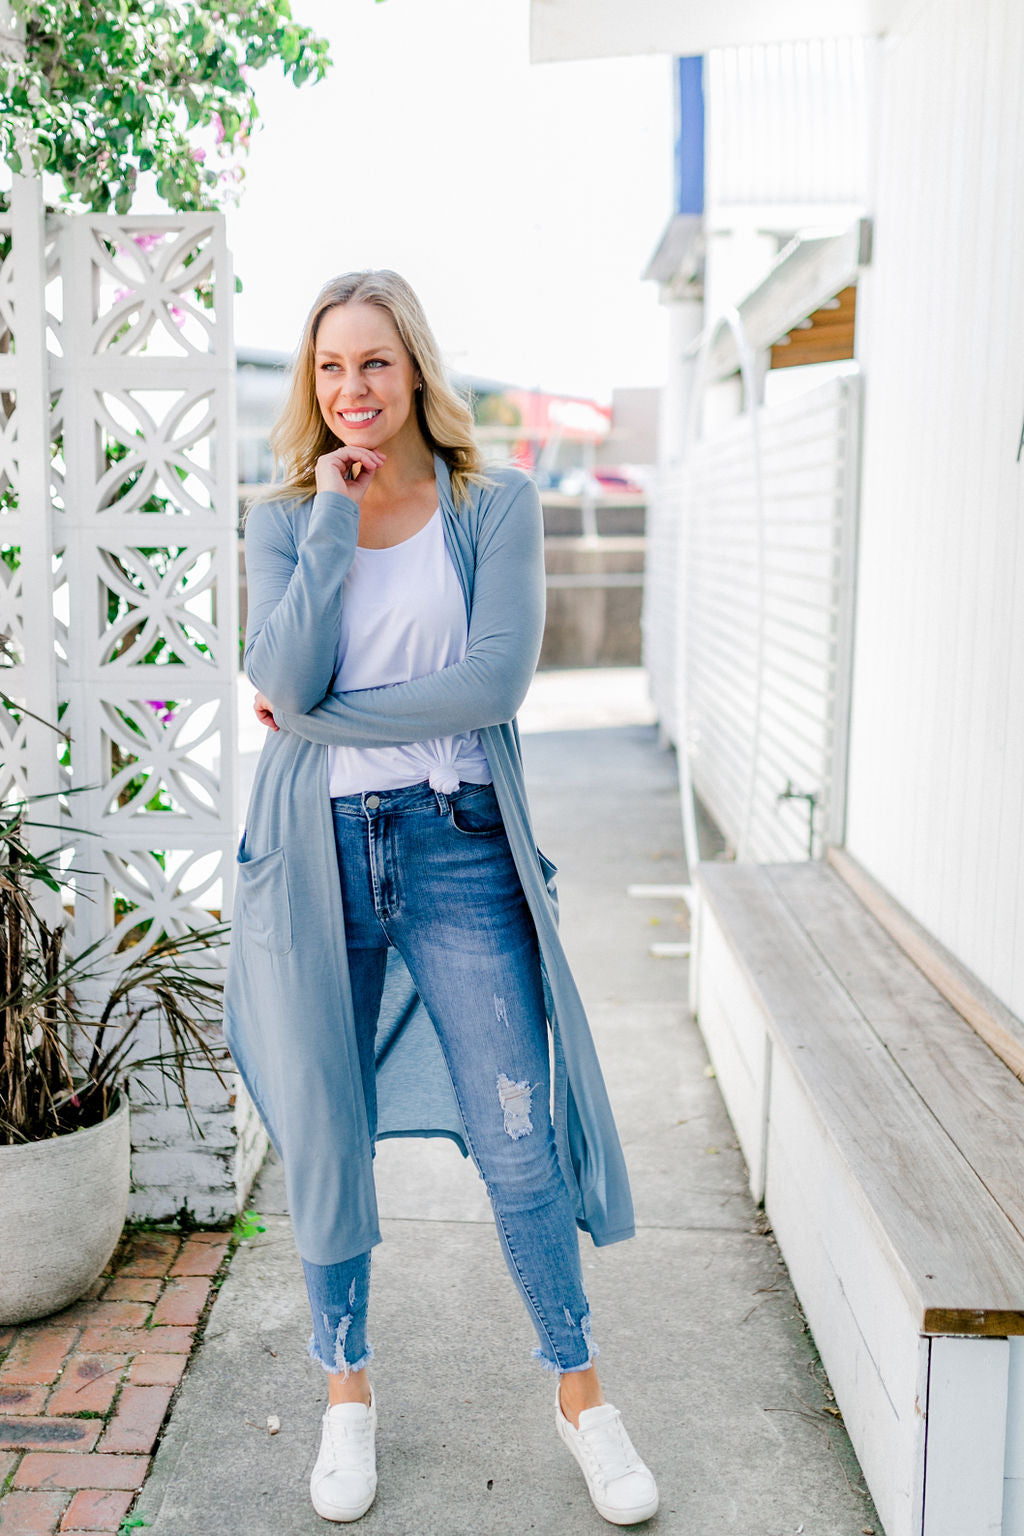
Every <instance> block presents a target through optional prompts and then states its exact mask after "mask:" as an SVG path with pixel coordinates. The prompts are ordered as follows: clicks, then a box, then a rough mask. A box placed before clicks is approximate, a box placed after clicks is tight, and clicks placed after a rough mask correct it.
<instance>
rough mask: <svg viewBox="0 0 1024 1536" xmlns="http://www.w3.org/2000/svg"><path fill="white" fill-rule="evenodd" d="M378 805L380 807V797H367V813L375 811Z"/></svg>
mask: <svg viewBox="0 0 1024 1536" xmlns="http://www.w3.org/2000/svg"><path fill="white" fill-rule="evenodd" d="M378 805H380V795H367V797H366V809H367V810H368V811H375V810H376V809H377V807H378Z"/></svg>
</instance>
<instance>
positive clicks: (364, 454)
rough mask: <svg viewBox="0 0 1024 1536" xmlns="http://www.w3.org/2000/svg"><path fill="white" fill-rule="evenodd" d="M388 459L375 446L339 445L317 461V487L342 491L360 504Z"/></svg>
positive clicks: (319, 489) (322, 489)
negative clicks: (339, 446)
mask: <svg viewBox="0 0 1024 1536" xmlns="http://www.w3.org/2000/svg"><path fill="white" fill-rule="evenodd" d="M385 458H386V454H383V453H377V452H376V451H375V450H374V449H373V448H350V447H348V446H347V445H346V446H345V447H343V448H335V450H334V452H333V453H324V454H321V456H320V458H318V459H317V461H316V488H317V490H318V491H340V492H341V494H342V496H348V497H350V498H351V500H352V501H354V502H355V504H356V506H358V505H359V503H360V502H361V501H362V499H363V497H364V496H365V495H366V488H367V486H368V485H369V484H370V482H371V481H372V480H373V477H374V474H375V473H376V471H377V470H378V469H380V467H381V465H382V464H383V463H384V460H385ZM356 466H358V468H357V467H356ZM353 472H354V473H355V475H356V478H355V479H353V478H352V475H353Z"/></svg>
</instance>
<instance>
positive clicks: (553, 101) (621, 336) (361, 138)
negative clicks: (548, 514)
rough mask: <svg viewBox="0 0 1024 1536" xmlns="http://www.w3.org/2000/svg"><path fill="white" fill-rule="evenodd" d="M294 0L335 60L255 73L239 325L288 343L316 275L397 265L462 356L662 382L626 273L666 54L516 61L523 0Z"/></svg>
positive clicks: (657, 353) (506, 371) (656, 339)
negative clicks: (314, 78) (255, 116)
mask: <svg viewBox="0 0 1024 1536" xmlns="http://www.w3.org/2000/svg"><path fill="white" fill-rule="evenodd" d="M292 9H293V13H294V17H295V20H296V21H299V22H302V23H304V24H306V25H307V26H310V27H312V28H313V29H314V30H315V31H317V32H318V33H320V34H321V35H323V36H325V37H327V38H328V39H329V40H330V44H331V54H332V57H333V58H334V61H335V64H334V68H333V69H332V70H331V71H330V72H329V74H328V76H327V78H326V79H325V80H324V81H323V82H321V83H320V84H318V85H309V84H307V85H305V86H303V87H302V88H301V89H296V88H295V87H294V86H293V85H292V84H291V83H290V82H286V81H284V80H283V79H282V78H281V76H280V74H279V72H278V71H277V70H276V69H275V68H274V67H273V66H271V67H268V68H267V69H265V70H261V71H260V72H259V73H258V74H256V75H255V76H254V77H253V85H254V88H255V90H256V94H257V101H258V103H259V107H260V112H261V115H262V119H263V127H262V130H261V131H260V132H259V133H258V134H256V135H254V137H253V141H252V147H251V150H250V154H249V157H248V162H247V174H246V179H245V183H244V190H243V192H242V198H241V202H240V204H239V205H238V207H237V209H236V210H233V211H231V212H230V213H229V216H228V239H229V243H230V245H231V248H232V251H233V254H234V262H235V269H236V271H237V273H238V275H239V276H240V277H241V279H242V283H243V292H242V293H241V294H240V295H239V296H238V300H237V304H236V311H235V334H236V341H237V343H238V345H239V346H251V347H268V348H272V349H275V350H282V351H287V352H291V351H292V349H293V348H294V346H295V343H296V341H297V339H298V335H299V332H300V330H301V328H302V323H303V320H304V318H305V315H306V313H307V311H308V309H309V307H310V305H311V303H312V301H313V299H314V297H315V295H316V293H317V291H318V289H319V288H320V286H321V284H322V283H323V282H324V281H325V280H326V279H327V278H329V277H332V276H334V275H335V274H337V273H339V272H344V271H350V270H353V269H356V268H361V267H375V266H376V267H392V268H394V269H395V270H397V271H399V272H401V273H402V275H403V276H404V277H406V278H407V279H408V280H409V281H410V282H411V283H412V285H413V287H414V288H415V289H416V290H417V292H418V293H419V295H420V298H421V300H422V301H423V305H424V308H425V309H426V312H427V316H428V319H429V320H430V322H431V325H432V327H433V329H434V332H435V334H436V336H437V338H438V341H439V343H440V345H441V350H442V352H443V353H444V356H445V359H446V361H447V363H448V365H449V367H451V368H453V369H455V370H457V371H459V372H464V373H472V374H480V375H484V376H487V377H491V378H497V379H502V380H505V381H506V382H509V383H513V384H518V385H522V386H526V387H533V386H539V387H541V388H543V389H545V390H548V391H551V392H564V393H570V394H580V395H584V396H587V397H589V398H593V399H599V400H607V399H608V398H610V393H611V390H612V387H613V386H616V385H620V386H624V385H645V384H660V383H662V381H663V378H664V373H665V363H664V347H665V341H664V316H663V314H662V313H661V312H660V310H659V307H658V301H657V285H656V284H654V283H651V282H643V281H642V280H641V273H642V272H643V269H644V267H645V266H646V264H647V261H648V259H649V257H650V255H651V253H652V252H653V250H654V248H655V246H656V245H657V243H658V240H659V239H660V236H661V233H662V231H663V229H664V226H665V224H666V223H667V222H668V219H669V215H670V212H671V156H672V93H671V71H670V63H669V60H668V59H667V58H665V57H658V58H640V59H602V60H593V61H584V62H579V63H569V64H540V65H531V64H530V62H529V0H383V3H381V4H376V3H374V0H292Z"/></svg>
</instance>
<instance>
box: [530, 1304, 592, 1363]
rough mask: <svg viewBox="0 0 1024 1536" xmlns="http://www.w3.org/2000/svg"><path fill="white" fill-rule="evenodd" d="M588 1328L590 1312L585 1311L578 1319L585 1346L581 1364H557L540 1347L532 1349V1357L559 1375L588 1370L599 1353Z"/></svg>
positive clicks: (589, 1327)
mask: <svg viewBox="0 0 1024 1536" xmlns="http://www.w3.org/2000/svg"><path fill="white" fill-rule="evenodd" d="M590 1329H591V1323H590V1313H589V1312H587V1313H586V1314H585V1316H584V1317H583V1318H581V1320H580V1332H581V1333H582V1335H583V1342H584V1344H585V1345H586V1347H587V1358H586V1360H584V1361H583V1363H582V1365H559V1363H558V1361H557V1360H552V1358H551V1356H550V1355H549V1354H548V1353H547V1352H546V1350H544V1349H542V1348H540V1347H538V1348H536V1349H534V1350H533V1358H534V1359H535V1360H536V1361H537V1362H538V1364H539V1365H540V1367H541V1369H542V1370H545V1371H551V1372H552V1373H554V1374H556V1375H559V1376H572V1375H573V1374H574V1372H576V1371H589V1370H590V1367H591V1366H592V1365H593V1363H594V1361H595V1360H596V1359H597V1357H598V1355H599V1354H600V1353H601V1351H600V1349H599V1348H598V1346H597V1345H596V1344H595V1343H594V1339H593V1335H592V1334H591V1331H590Z"/></svg>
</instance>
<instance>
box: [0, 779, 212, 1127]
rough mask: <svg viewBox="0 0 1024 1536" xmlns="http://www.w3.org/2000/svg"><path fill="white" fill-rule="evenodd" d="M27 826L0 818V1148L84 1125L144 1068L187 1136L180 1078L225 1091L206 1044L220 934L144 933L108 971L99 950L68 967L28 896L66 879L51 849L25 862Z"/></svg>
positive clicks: (1, 811) (5, 815)
mask: <svg viewBox="0 0 1024 1536" xmlns="http://www.w3.org/2000/svg"><path fill="white" fill-rule="evenodd" d="M27 825H29V822H28V806H27V805H26V804H25V803H24V802H20V803H17V804H13V805H7V806H4V807H0V1143H5V1142H6V1143H14V1142H26V1141H38V1140H42V1139H44V1138H47V1137H50V1136H56V1135H61V1134H63V1133H66V1132H68V1131H73V1130H80V1129H82V1128H83V1127H85V1126H88V1125H94V1124H95V1123H96V1122H97V1121H99V1120H103V1119H105V1118H106V1117H107V1115H108V1114H110V1113H111V1111H112V1109H113V1106H114V1100H115V1098H116V1096H117V1092H118V1090H119V1089H120V1088H121V1087H122V1086H123V1084H124V1083H125V1082H126V1080H127V1079H128V1078H129V1077H130V1076H132V1075H135V1074H138V1073H139V1072H141V1071H142V1070H143V1069H144V1068H152V1069H155V1070H156V1071H158V1072H159V1073H160V1074H162V1075H163V1076H164V1078H165V1079H166V1080H168V1081H169V1082H170V1083H171V1084H173V1087H174V1090H175V1093H176V1096H177V1098H178V1099H179V1101H180V1102H181V1104H182V1105H183V1106H184V1108H185V1110H186V1112H187V1113H188V1115H189V1118H190V1121H191V1123H192V1124H193V1125H194V1126H195V1120H194V1117H193V1116H192V1113H191V1105H190V1102H189V1095H188V1079H187V1073H188V1070H189V1069H190V1068H194V1067H203V1068H208V1069H209V1070H212V1071H213V1072H215V1073H216V1075H217V1077H218V1078H219V1079H220V1081H221V1082H224V1081H225V1079H224V1077H223V1076H222V1073H221V1069H220V1067H219V1066H218V1064H217V1055H216V1052H215V1049H214V1045H215V1043H216V1039H217V1032H218V1023H219V1016H220V1006H219V1005H220V998H221V993H222V990H223V982H222V980H221V973H220V967H219V963H218V954H217V951H218V950H219V949H220V947H221V946H222V945H223V944H224V942H225V940H226V937H227V932H228V925H227V924H225V923H215V924H211V925H209V926H208V927H206V928H202V929H190V930H188V931H187V932H185V933H184V934H180V935H178V934H175V935H169V934H160V935H158V936H157V937H156V938H155V939H154V940H153V941H152V942H148V941H149V934H148V933H147V934H146V935H145V939H142V940H140V941H139V942H136V943H135V944H134V945H132V946H130V947H129V948H128V950H127V953H128V956H129V958H128V959H127V960H124V958H123V953H122V955H121V956H120V959H121V961H122V963H121V964H120V966H119V968H118V969H116V970H111V957H110V951H111V946H110V941H109V940H106V941H100V942H98V943H96V944H93V945H91V946H90V947H89V948H87V949H85V950H83V951H82V952H81V953H79V954H76V955H74V956H72V957H70V958H68V957H67V956H66V954H65V930H64V924H63V923H61V924H57V925H54V926H51V925H50V924H48V923H47V922H46V921H45V920H44V918H43V917H42V916H41V915H40V912H39V910H38V906H39V903H38V899H37V897H38V892H39V890H40V888H41V889H42V890H49V891H51V892H54V893H59V892H60V890H61V879H63V880H64V881H66V880H67V878H68V872H67V871H61V870H60V855H61V852H62V850H61V849H60V848H57V849H54V850H51V851H50V852H49V853H46V854H42V855H40V854H37V853H35V852H33V851H32V849H31V848H30V847H29V844H28V841H27V838H26V826H27ZM36 825H38V823H37V824H36ZM58 875H60V877H61V878H60V879H59V878H58ZM154 1018H155V1019H156V1021H157V1039H158V1049H157V1050H156V1051H155V1052H152V1053H151V1054H149V1055H144V1054H140V1053H139V1052H140V1040H141V1038H142V1031H143V1026H144V1025H145V1024H147V1023H148V1021H149V1020H151V1019H154ZM196 1129H199V1128H198V1126H196ZM200 1134H201V1132H200Z"/></svg>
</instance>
